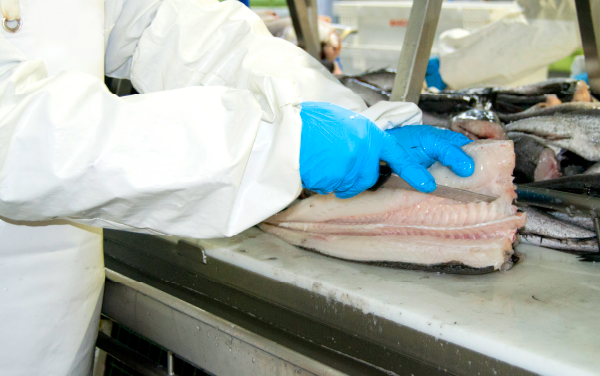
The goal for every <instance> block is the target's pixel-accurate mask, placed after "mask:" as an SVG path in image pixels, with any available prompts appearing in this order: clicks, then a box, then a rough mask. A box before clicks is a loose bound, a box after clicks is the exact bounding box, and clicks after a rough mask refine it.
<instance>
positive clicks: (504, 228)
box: [260, 140, 526, 274]
mask: <svg viewBox="0 0 600 376" xmlns="http://www.w3.org/2000/svg"><path fill="white" fill-rule="evenodd" d="M463 150H465V152H466V153H468V154H469V155H471V156H472V157H473V159H474V161H475V164H476V169H475V172H474V174H473V175H472V176H471V177H468V178H461V177H458V176H456V175H455V174H454V173H452V172H451V171H450V170H449V169H448V168H446V167H444V166H442V165H441V164H439V163H436V164H434V165H433V166H432V167H431V168H430V169H429V171H430V172H431V174H432V175H433V176H434V177H435V179H436V181H437V182H438V183H439V184H443V185H446V186H449V187H454V188H461V189H467V190H471V191H473V192H477V193H481V194H485V195H489V196H494V197H498V199H497V200H495V201H493V202H491V203H487V202H477V203H475V202H470V203H465V202H458V201H454V200H451V199H444V198H440V197H437V196H434V195H428V194H424V193H420V192H413V191H406V190H401V189H386V188H385V186H384V188H380V189H379V190H377V191H375V192H364V193H362V194H360V195H358V196H356V197H354V198H351V199H345V200H342V199H338V198H336V197H335V196H334V195H326V196H322V195H315V196H311V197H309V198H307V199H305V200H302V201H300V202H299V203H298V204H296V205H295V206H293V207H291V208H289V209H287V210H285V211H283V212H281V213H279V214H277V215H275V216H273V217H271V218H269V219H267V220H265V221H264V222H263V223H262V224H261V225H260V228H261V229H262V230H263V231H266V232H268V233H271V234H273V235H276V236H278V237H280V238H282V239H283V240H285V241H287V242H289V243H291V244H294V245H297V246H301V247H304V248H308V249H311V250H315V251H317V252H320V253H323V254H325V255H328V256H333V257H337V258H341V259H346V260H352V261H359V262H369V263H384V264H386V265H398V266H400V267H404V268H411V269H424V270H435V271H444V272H449V273H464V274H478V273H486V272H491V271H494V270H500V269H508V268H510V266H511V265H512V256H513V248H512V243H513V241H515V237H516V231H517V229H518V228H519V227H522V226H524V225H525V220H526V215H525V214H523V213H518V212H517V208H516V207H515V206H513V205H512V201H513V199H514V198H515V197H516V193H515V190H514V189H515V187H514V185H513V183H512V180H513V178H512V171H513V168H514V163H515V159H514V158H515V156H514V151H513V144H512V141H508V140H506V141H500V140H482V141H475V142H473V143H470V144H468V145H465V146H464V147H463Z"/></svg>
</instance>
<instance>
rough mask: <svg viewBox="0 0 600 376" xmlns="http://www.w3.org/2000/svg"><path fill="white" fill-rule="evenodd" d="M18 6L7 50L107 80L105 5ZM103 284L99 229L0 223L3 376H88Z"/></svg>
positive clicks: (60, 0)
mask: <svg viewBox="0 0 600 376" xmlns="http://www.w3.org/2000/svg"><path fill="white" fill-rule="evenodd" d="M3 2H4V5H5V6H7V5H6V0H0V4H2V3H3ZM18 3H19V6H20V17H21V20H22V22H23V23H22V27H21V29H20V30H19V31H17V32H16V33H9V32H7V31H6V30H5V29H4V28H0V33H2V34H3V36H4V38H5V39H6V40H7V41H8V42H9V43H11V44H13V45H14V46H16V47H17V48H18V49H19V50H20V51H21V52H22V53H23V54H25V55H26V56H27V58H29V59H43V60H44V62H45V63H46V65H47V68H48V74H49V76H54V75H56V74H57V73H59V72H61V71H63V70H79V71H83V72H86V73H89V74H93V75H95V76H97V77H98V78H99V79H103V77H104V64H103V62H104V36H103V35H102V31H103V20H104V2H103V1H102V0H91V1H90V0H87V1H76V0H53V1H45V0H19V2H18ZM9 5H10V4H9ZM31 184H35V181H32V182H31ZM103 283H104V265H103V257H102V230H101V229H97V228H92V227H86V226H83V225H79V224H75V225H74V224H71V223H69V222H66V221H52V222H29V223H24V222H20V223H18V222H12V221H11V223H8V222H7V221H2V220H0V333H1V337H0V338H1V339H0V374H1V375H3V376H12V375H24V376H25V375H26V376H32V375H47V376H50V375H56V376H64V375H87V374H89V373H90V371H91V364H92V358H93V350H94V344H95V339H96V335H97V332H98V320H99V315H100V308H101V303H102V287H103Z"/></svg>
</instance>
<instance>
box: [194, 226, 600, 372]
mask: <svg viewBox="0 0 600 376" xmlns="http://www.w3.org/2000/svg"><path fill="white" fill-rule="evenodd" d="M194 242H196V243H198V244H200V245H202V246H203V247H205V249H206V252H207V254H208V255H209V256H211V257H215V258H218V259H220V260H223V261H226V262H229V263H231V264H234V265H237V266H240V267H243V268H246V269H248V270H251V271H253V272H256V273H260V274H262V275H264V276H267V277H269V278H272V279H275V280H278V281H281V282H287V283H292V284H294V285H297V286H299V287H302V288H304V289H307V290H312V291H315V292H317V293H319V294H322V295H324V296H327V297H329V298H331V299H334V300H337V301H340V302H343V303H346V304H350V305H352V306H355V307H357V308H359V309H362V310H363V311H364V312H370V313H374V314H376V315H379V316H382V317H385V318H387V319H389V320H392V321H395V322H397V323H399V324H402V325H406V326H409V327H411V328H414V329H416V330H419V331H421V332H424V333H427V334H430V335H432V336H435V337H438V338H442V339H444V340H446V341H449V342H452V343H456V344H458V345H461V346H464V347H466V348H469V349H472V350H475V351H477V352H480V353H483V354H485V355H488V356H491V357H494V358H497V359H500V360H502V361H504V362H507V363H510V364H514V365H516V366H518V367H521V368H524V369H527V370H530V371H533V372H537V373H540V374H545V375H571V376H575V375H598V374H600V264H592V263H583V262H579V261H577V259H576V258H575V257H574V256H571V255H568V254H564V253H560V252H557V251H551V250H547V249H544V248H539V247H534V246H526V245H521V246H519V247H518V250H519V251H520V252H522V253H525V260H524V261H523V262H521V263H520V264H518V265H517V266H515V267H514V268H513V269H512V270H510V271H508V272H496V273H492V274H487V275H483V276H457V275H448V274H446V275H445V274H436V273H427V272H418V271H408V270H398V269H391V268H383V267H376V266H370V265H362V264H357V263H351V262H345V261H340V260H336V259H332V258H328V257H325V256H321V255H319V254H316V253H313V252H307V251H303V250H301V249H299V248H296V247H294V246H291V245H289V244H288V243H286V242H284V241H282V240H280V239H278V238H276V237H274V236H272V235H268V234H265V233H263V232H261V231H260V230H258V229H256V228H252V229H250V230H248V231H246V232H244V233H242V234H240V235H238V236H236V237H233V238H227V239H211V240H201V241H197V240H196V241H194ZM240 250H245V252H240ZM272 258H276V259H272Z"/></svg>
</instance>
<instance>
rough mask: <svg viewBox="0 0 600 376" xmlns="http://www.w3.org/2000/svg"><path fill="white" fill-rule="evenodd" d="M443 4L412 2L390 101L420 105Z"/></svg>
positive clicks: (434, 0)
mask: <svg viewBox="0 0 600 376" xmlns="http://www.w3.org/2000/svg"><path fill="white" fill-rule="evenodd" d="M442 2H443V0H419V1H414V2H413V6H412V9H411V11H410V18H409V20H408V28H407V30H406V36H405V37H404V44H403V45H402V51H401V52H400V60H399V61H398V72H397V73H396V79H395V80H394V87H393V89H392V95H391V98H390V100H392V101H402V102H413V103H419V95H420V94H421V88H422V87H423V80H424V79H425V72H426V70H427V62H428V61H429V55H430V53H431V46H433V39H434V37H435V31H436V29H437V24H438V20H439V18H440V12H441V10H442Z"/></svg>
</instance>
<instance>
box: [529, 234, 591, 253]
mask: <svg viewBox="0 0 600 376" xmlns="http://www.w3.org/2000/svg"><path fill="white" fill-rule="evenodd" d="M521 241H522V242H523V243H528V244H533V245H537V246H540V247H545V248H552V249H558V250H561V251H571V252H598V242H597V241H596V239H595V238H594V239H553V238H546V237H543V236H540V235H521Z"/></svg>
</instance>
